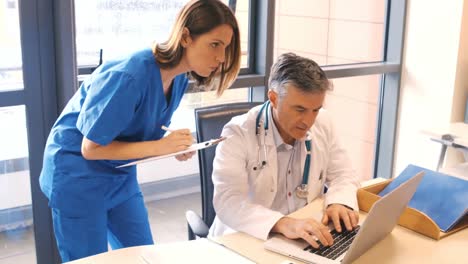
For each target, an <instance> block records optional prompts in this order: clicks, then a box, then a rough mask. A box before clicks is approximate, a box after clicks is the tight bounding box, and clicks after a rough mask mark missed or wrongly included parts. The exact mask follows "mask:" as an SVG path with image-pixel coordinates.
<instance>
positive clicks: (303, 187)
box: [253, 101, 312, 199]
mask: <svg viewBox="0 0 468 264" xmlns="http://www.w3.org/2000/svg"><path fill="white" fill-rule="evenodd" d="M269 111H270V101H267V102H265V103H264V104H263V105H262V107H261V108H260V111H259V112H258V114H257V118H256V119H255V135H256V136H257V144H258V156H257V157H258V163H257V166H254V167H253V170H261V169H263V168H265V166H266V165H267V148H266V144H265V138H266V136H267V134H268V128H269V124H268V112H269ZM263 114H264V118H263V119H262V115H263ZM262 126H263V134H262V133H260V129H261V127H262ZM305 146H306V150H307V155H306V158H305V162H304V172H303V174H302V183H301V184H300V185H299V186H297V187H296V190H295V192H296V196H297V197H299V198H301V199H307V196H308V195H309V186H308V182H309V170H310V159H311V153H312V143H311V141H310V139H306V140H305Z"/></svg>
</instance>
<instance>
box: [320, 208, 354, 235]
mask: <svg viewBox="0 0 468 264" xmlns="http://www.w3.org/2000/svg"><path fill="white" fill-rule="evenodd" d="M330 221H331V222H332V223H333V226H334V227H335V229H336V230H337V231H338V232H341V230H343V229H346V230H348V231H351V230H353V229H354V228H356V227H357V225H358V223H359V213H358V212H356V211H354V210H352V209H351V208H349V207H347V206H345V205H342V204H330V205H328V206H327V209H325V212H324V213H323V217H322V224H324V225H328V224H329V222H330Z"/></svg>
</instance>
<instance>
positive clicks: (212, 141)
mask: <svg viewBox="0 0 468 264" xmlns="http://www.w3.org/2000/svg"><path fill="white" fill-rule="evenodd" d="M225 139H226V137H220V138H217V139H210V140H208V141H205V142H201V143H196V144H193V145H192V146H190V147H189V148H188V149H186V150H182V151H179V152H174V153H170V154H166V155H161V156H154V157H149V158H145V159H141V160H136V161H132V162H129V163H127V164H124V165H120V166H117V167H116V168H123V167H128V166H132V165H136V164H140V163H145V162H149V161H153V160H159V159H164V158H167V157H173V156H176V155H179V154H183V153H187V152H192V151H197V150H200V149H205V148H209V147H212V146H215V145H216V144H218V143H219V142H221V141H223V140H225Z"/></svg>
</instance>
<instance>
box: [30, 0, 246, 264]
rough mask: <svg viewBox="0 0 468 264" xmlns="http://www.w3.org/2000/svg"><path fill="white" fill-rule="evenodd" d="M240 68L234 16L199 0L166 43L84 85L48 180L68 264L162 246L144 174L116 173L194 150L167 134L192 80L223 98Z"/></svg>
mask: <svg viewBox="0 0 468 264" xmlns="http://www.w3.org/2000/svg"><path fill="white" fill-rule="evenodd" d="M239 68H240V40H239V28H238V24H237V21H236V18H235V16H234V14H233V13H232V12H231V10H230V9H229V8H228V7H227V6H226V5H225V4H223V3H222V2H221V1H218V0H194V1H190V2H189V3H187V4H186V5H185V6H184V7H183V9H182V10H181V11H180V13H179V15H178V17H177V19H176V22H175V25H174V27H173V30H172V33H171V35H170V37H169V39H168V40H167V41H166V42H163V43H159V44H155V45H154V47H152V48H148V49H143V50H141V51H138V52H135V53H133V54H131V55H130V56H128V57H125V58H122V59H116V60H113V61H109V62H106V63H104V64H103V65H101V66H100V67H99V68H97V69H96V70H95V71H94V72H93V74H92V75H91V76H90V78H89V79H87V80H86V81H85V82H83V84H82V85H81V87H80V89H79V90H78V91H77V92H76V94H75V95H74V96H73V97H72V98H71V100H70V101H69V102H68V104H67V106H66V107H65V109H64V110H63V112H62V113H61V115H60V116H59V118H58V119H57V121H56V122H55V124H54V126H53V127H52V130H51V132H50V135H49V137H48V140H47V144H46V147H45V152H44V161H43V168H42V172H41V175H40V179H39V180H40V186H41V189H42V191H43V192H44V194H45V195H46V196H47V198H48V199H49V206H50V207H51V209H52V219H53V225H54V232H55V237H56V240H57V245H58V249H59V252H60V255H61V257H62V261H63V262H66V261H70V260H74V259H78V258H83V257H86V256H90V255H94V254H98V253H101V252H105V251H107V245H108V242H109V243H110V244H111V246H112V247H113V248H114V249H115V248H122V247H130V246H137V245H147V244H153V238H152V235H151V230H150V227H149V222H148V213H147V210H146V208H145V205H144V202H143V198H142V194H141V191H140V189H139V186H138V182H137V178H136V167H135V166H131V167H124V168H117V166H119V165H122V164H125V163H127V162H129V160H132V159H140V158H145V157H149V156H156V155H164V154H168V153H173V152H177V151H180V150H184V149H186V148H188V146H190V145H191V144H192V140H193V138H192V136H191V135H190V131H189V130H188V129H180V130H176V131H174V132H172V133H170V134H169V135H167V136H164V134H165V131H163V130H162V129H161V127H162V126H169V124H170V122H171V117H172V114H173V113H174V111H175V110H176V108H177V107H178V106H179V103H180V101H181V98H182V96H183V94H184V92H185V90H186V89H187V86H188V79H189V78H192V79H193V80H194V81H195V85H203V86H213V85H214V86H215V87H216V89H217V93H218V94H219V95H221V94H222V93H223V91H224V90H225V89H227V88H228V86H229V85H230V84H231V83H232V82H233V81H234V79H235V78H236V77H237V74H238V72H239ZM192 154H193V153H192ZM192 154H189V155H186V156H177V159H178V160H186V159H187V158H190V156H191V155H192Z"/></svg>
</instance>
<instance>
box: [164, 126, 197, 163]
mask: <svg viewBox="0 0 468 264" xmlns="http://www.w3.org/2000/svg"><path fill="white" fill-rule="evenodd" d="M161 128H162V129H163V130H165V131H168V132H170V134H169V135H167V136H166V137H164V138H162V139H161V140H164V141H166V144H165V147H166V148H167V150H170V151H169V153H174V152H178V151H182V150H186V149H187V148H188V147H190V146H191V145H192V143H193V142H196V141H195V139H194V138H193V137H192V133H191V132H190V130H189V129H177V130H174V129H170V128H168V127H166V126H162V127H161ZM193 155H195V151H191V152H187V153H183V154H179V155H176V156H175V158H176V159H177V160H178V161H186V160H188V159H190V158H192V156H193Z"/></svg>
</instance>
